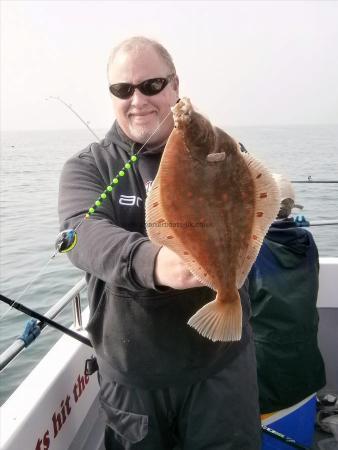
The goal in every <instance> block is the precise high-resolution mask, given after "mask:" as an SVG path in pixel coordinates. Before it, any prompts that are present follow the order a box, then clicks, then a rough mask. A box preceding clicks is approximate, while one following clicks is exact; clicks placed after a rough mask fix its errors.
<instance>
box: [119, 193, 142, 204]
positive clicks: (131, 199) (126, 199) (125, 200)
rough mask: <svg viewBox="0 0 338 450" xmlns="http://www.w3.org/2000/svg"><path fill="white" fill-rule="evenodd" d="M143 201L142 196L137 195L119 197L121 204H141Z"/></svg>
mask: <svg viewBox="0 0 338 450" xmlns="http://www.w3.org/2000/svg"><path fill="white" fill-rule="evenodd" d="M141 202H143V200H142V198H141V197H138V196H137V195H123V194H122V195H121V196H120V198H119V204H120V205H124V206H140V203H141Z"/></svg>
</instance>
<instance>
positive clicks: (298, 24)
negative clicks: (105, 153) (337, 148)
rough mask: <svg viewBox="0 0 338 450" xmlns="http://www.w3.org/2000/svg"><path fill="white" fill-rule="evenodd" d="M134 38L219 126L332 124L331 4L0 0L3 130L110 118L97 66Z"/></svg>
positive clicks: (335, 11) (337, 83) (337, 6)
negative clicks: (161, 58)
mask: <svg viewBox="0 0 338 450" xmlns="http://www.w3.org/2000/svg"><path fill="white" fill-rule="evenodd" d="M137 34H143V35H145V36H148V37H151V38H155V39H158V40H159V41H161V42H162V43H163V44H164V45H165V46H166V47H167V48H168V50H169V52H170V53H171V54H172V56H173V59H174V61H175V63H176V67H177V71H178V74H179V77H180V83H181V92H180V93H181V96H188V97H190V98H191V100H192V102H193V103H194V104H195V105H196V106H197V107H198V109H199V110H200V111H201V112H203V113H205V114H206V115H207V116H208V117H209V118H210V119H211V120H213V121H214V122H215V123H216V124H218V125H222V126H224V125H270V124H277V125H281V124H299V123H305V124H316V123H319V124H325V123H338V2H337V1H331V2H330V1H318V2H317V1H303V2H297V1H282V2H277V1H273V0H270V1H261V2H258V1H242V2H241V1H236V2H232V1H215V2H212V1H206V2H204V1H135V2H132V1H124V2H120V1H113V0H111V1H83V0H78V1H62V0H60V1H49V0H40V1H28V0H25V1H13V0H10V1H6V0H2V1H1V128H2V129H63V128H81V127H82V125H81V123H80V122H79V121H78V119H77V118H76V117H75V116H74V115H72V114H71V112H70V111H68V110H67V109H66V108H65V107H63V106H62V105H61V104H60V103H59V102H56V101H45V98H46V97H48V96H60V97H61V98H63V99H64V100H65V101H67V102H69V103H71V104H72V105H73V107H74V108H75V109H76V111H77V112H78V113H79V114H80V115H81V116H83V118H84V119H85V120H87V121H90V123H91V125H92V126H93V127H94V128H95V129H98V128H105V129H108V128H109V127H110V125H111V123H112V121H113V118H114V117H113V111H112V108H111V104H110V94H109V91H108V83H107V80H106V64H107V58H108V55H109V52H110V49H111V47H112V46H114V45H116V44H117V43H119V42H120V41H121V40H122V39H124V38H126V37H129V36H132V35H137Z"/></svg>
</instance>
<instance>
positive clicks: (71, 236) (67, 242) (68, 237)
mask: <svg viewBox="0 0 338 450" xmlns="http://www.w3.org/2000/svg"><path fill="white" fill-rule="evenodd" d="M49 98H51V99H55V100H59V101H60V102H61V103H62V104H64V105H65V106H66V107H67V108H69V109H70V110H71V111H72V112H73V113H74V114H75V115H76V116H77V117H78V118H79V119H80V120H81V122H82V123H84V124H85V125H86V127H87V128H88V129H89V130H90V131H91V132H92V133H93V134H94V136H95V137H96V138H97V140H99V138H98V136H96V134H95V133H94V132H93V131H92V130H91V128H90V127H89V126H88V124H87V123H86V122H85V121H84V120H83V119H82V117H81V116H80V115H79V114H78V113H77V112H76V111H74V109H73V108H72V107H71V105H69V104H68V103H66V102H65V101H64V100H62V99H61V98H60V97H49ZM46 100H48V99H46ZM178 101H179V100H178ZM170 114H172V112H171V109H170V110H169V112H168V114H167V115H166V116H165V117H164V118H163V119H162V120H161V122H160V123H159V124H158V126H157V127H156V129H155V130H154V132H153V133H152V134H151V135H150V136H149V137H148V139H147V140H146V141H145V142H144V144H143V145H142V146H141V147H140V149H139V150H138V151H137V152H136V153H135V154H133V155H132V156H131V158H130V159H129V160H128V161H127V162H126V163H125V164H124V166H123V167H122V168H121V170H120V171H119V172H118V173H117V174H116V175H115V177H114V178H113V181H112V182H111V183H110V184H109V185H108V186H107V187H106V189H105V190H104V191H103V192H102V193H101V195H100V196H99V198H98V199H97V200H96V201H95V203H94V204H93V205H92V206H91V207H90V208H89V209H88V211H87V213H86V214H85V215H84V216H83V218H82V219H81V220H80V222H79V223H78V224H77V225H76V226H75V228H71V229H67V230H63V231H61V233H59V235H58V236H57V239H56V242H55V249H56V251H55V252H54V254H53V255H52V257H51V258H50V259H49V261H48V263H49V262H50V261H51V260H52V259H53V258H54V257H55V256H56V255H57V254H58V253H67V252H69V251H71V250H72V249H73V248H74V247H75V245H76V244H77V239H78V238H77V230H78V228H79V227H80V226H81V225H82V224H83V222H84V221H85V220H86V219H89V218H90V216H91V215H93V214H94V213H95V211H96V209H97V208H98V207H100V206H101V205H102V203H103V201H104V200H106V199H107V198H108V194H110V193H111V192H112V191H113V189H114V188H115V187H116V185H117V184H118V183H119V181H120V179H121V178H122V177H124V176H125V174H126V172H127V171H128V170H129V169H131V167H132V165H134V164H135V163H136V162H137V161H138V159H139V158H138V155H139V153H140V152H141V151H142V150H143V148H144V147H145V146H146V144H147V143H148V142H149V140H150V139H151V138H152V137H153V136H154V135H155V134H156V133H157V131H158V130H159V129H160V127H161V126H162V124H163V123H164V122H165V121H166V120H167V118H168V117H169V116H170ZM48 263H47V264H48ZM31 285H32V282H31V283H29V285H28V286H27V288H26V289H25V290H24V293H25V292H26V291H27V290H28V288H29V287H30V286H31ZM22 295H23V294H22ZM22 295H21V296H20V297H19V299H20V298H21V297H22ZM6 299H7V300H6ZM0 301H3V302H5V303H7V304H8V305H10V306H9V308H8V310H7V311H6V312H5V313H4V314H3V315H2V316H1V317H0V320H1V319H3V318H4V317H5V316H6V314H7V313H8V312H9V311H10V310H11V309H12V308H16V305H19V308H20V307H21V309H19V308H16V309H19V310H21V311H22V312H25V313H26V314H28V315H31V316H32V317H35V318H38V320H41V321H43V322H46V323H48V324H49V325H51V326H54V327H55V328H57V329H58V330H60V331H63V332H64V333H66V334H69V335H70V336H72V337H74V338H75V339H77V338H78V336H79V335H78V333H75V335H76V336H75V335H74V332H72V331H71V333H69V331H70V330H68V329H67V328H65V327H63V326H62V325H60V324H58V323H57V322H54V321H53V320H51V319H48V318H46V317H45V316H43V315H40V314H39V313H36V311H33V310H30V309H29V308H27V307H25V306H24V305H22V304H20V303H18V302H17V301H14V300H10V299H8V298H7V297H5V296H3V295H1V294H0ZM32 314H35V315H32ZM37 315H39V317H37ZM66 330H67V332H66ZM82 338H83V337H82ZM83 339H85V340H86V342H84V343H86V344H87V345H90V346H91V344H90V341H89V340H87V339H86V338H83Z"/></svg>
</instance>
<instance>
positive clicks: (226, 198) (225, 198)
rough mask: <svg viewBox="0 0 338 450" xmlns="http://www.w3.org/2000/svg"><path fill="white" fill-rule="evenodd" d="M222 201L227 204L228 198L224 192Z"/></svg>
mask: <svg viewBox="0 0 338 450" xmlns="http://www.w3.org/2000/svg"><path fill="white" fill-rule="evenodd" d="M222 199H223V200H224V201H225V202H227V201H228V200H229V196H228V194H227V193H226V192H224V194H223V195H222Z"/></svg>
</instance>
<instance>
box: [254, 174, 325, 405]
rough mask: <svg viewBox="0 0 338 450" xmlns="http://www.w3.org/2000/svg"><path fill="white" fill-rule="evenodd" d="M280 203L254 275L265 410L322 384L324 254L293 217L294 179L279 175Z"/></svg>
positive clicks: (298, 398)
mask: <svg viewBox="0 0 338 450" xmlns="http://www.w3.org/2000/svg"><path fill="white" fill-rule="evenodd" d="M275 179H276V181H277V183H278V185H279V187H280V192H281V207H280V211H279V213H278V216H277V219H276V220H275V221H274V222H273V223H272V225H271V227H270V228H269V231H268V233H267V235H266V236H265V239H264V242H263V245H262V247H261V249H260V252H259V254H258V257H257V259H256V261H255V263H254V265H253V267H252V269H251V271H250V273H249V295H250V300H251V306H252V318H251V324H252V327H253V332H254V341H255V346H256V358H257V374H258V386H259V403H260V411H261V413H262V414H266V413H270V412H275V411H279V410H281V409H284V408H287V407H289V406H291V405H294V404H296V403H298V402H300V401H301V400H303V399H305V398H306V397H308V396H310V395H311V394H313V393H315V392H316V391H318V390H319V389H320V388H322V387H323V386H324V385H325V383H326V381H325V368H324V363H323V359H322V356H321V353H320V351H319V348H318V343H317V332H318V312H317V308H316V302H317V294H318V276H319V258H318V250H317V247H316V244H315V241H314V239H313V236H312V234H311V233H310V232H309V231H308V230H306V229H304V228H300V227H298V226H297V225H296V223H295V222H294V220H293V218H292V217H290V214H291V211H292V208H294V207H298V208H302V206H300V205H296V204H295V192H294V189H293V187H292V184H291V182H290V181H289V180H288V179H287V178H286V177H285V176H282V175H280V174H275Z"/></svg>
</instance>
